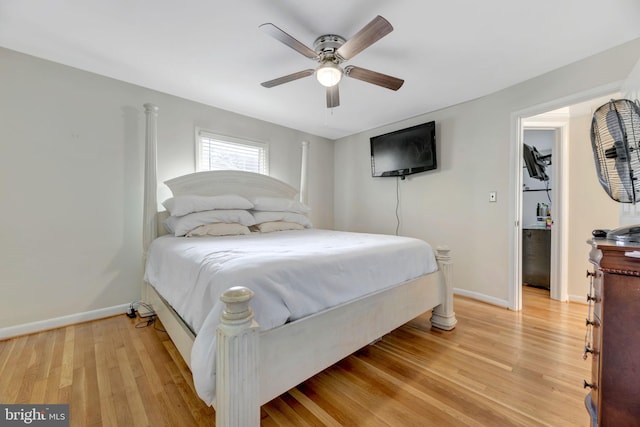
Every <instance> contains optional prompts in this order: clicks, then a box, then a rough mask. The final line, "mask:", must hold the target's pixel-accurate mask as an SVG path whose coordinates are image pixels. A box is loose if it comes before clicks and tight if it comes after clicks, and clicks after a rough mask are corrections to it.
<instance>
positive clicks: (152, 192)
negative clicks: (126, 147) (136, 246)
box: [141, 104, 158, 300]
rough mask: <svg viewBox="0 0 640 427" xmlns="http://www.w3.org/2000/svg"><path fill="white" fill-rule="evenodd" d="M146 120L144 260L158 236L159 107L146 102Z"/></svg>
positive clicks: (143, 288) (143, 291)
mask: <svg viewBox="0 0 640 427" xmlns="http://www.w3.org/2000/svg"><path fill="white" fill-rule="evenodd" d="M144 114H145V119H146V120H145V121H146V129H145V164H144V206H143V208H142V254H143V258H142V262H143V263H144V262H145V260H146V259H147V250H148V249H149V245H150V244H151V242H152V241H153V240H154V239H155V238H156V237H158V225H157V223H156V222H157V219H156V213H157V211H158V201H157V197H158V195H157V188H158V177H157V170H156V169H157V158H156V152H157V145H158V131H157V122H158V107H156V106H155V105H153V104H144ZM146 293H147V287H146V286H145V284H144V283H143V284H142V291H141V298H142V300H145V299H147V295H146Z"/></svg>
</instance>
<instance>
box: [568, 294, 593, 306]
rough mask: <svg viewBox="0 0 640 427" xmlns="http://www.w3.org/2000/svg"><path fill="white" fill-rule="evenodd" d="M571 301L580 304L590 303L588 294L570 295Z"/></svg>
mask: <svg viewBox="0 0 640 427" xmlns="http://www.w3.org/2000/svg"><path fill="white" fill-rule="evenodd" d="M569 302H578V303H580V304H585V305H586V304H588V302H587V296H586V295H569Z"/></svg>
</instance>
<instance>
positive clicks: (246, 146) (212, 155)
mask: <svg viewBox="0 0 640 427" xmlns="http://www.w3.org/2000/svg"><path fill="white" fill-rule="evenodd" d="M221 169H234V170H243V171H248V172H256V173H261V174H263V175H269V147H268V145H267V144H266V143H264V142H257V141H248V140H244V139H239V138H233V137H230V136H222V135H216V134H214V133H211V132H208V131H206V130H203V129H198V128H196V170H198V171H210V170H221Z"/></svg>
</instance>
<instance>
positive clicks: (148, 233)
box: [143, 104, 456, 427]
mask: <svg viewBox="0 0 640 427" xmlns="http://www.w3.org/2000/svg"><path fill="white" fill-rule="evenodd" d="M145 113H146V120H147V121H146V125H147V126H146V172H145V203H144V233H143V234H144V236H143V240H144V251H145V260H146V267H145V283H144V287H143V298H144V299H145V301H148V302H149V303H151V304H152V306H153V308H154V310H155V311H156V313H157V315H158V317H159V318H160V320H161V321H162V323H163V325H164V326H165V328H166V330H167V332H168V333H169V335H170V337H171V339H172V340H173V342H174V343H175V345H176V347H177V348H178V350H179V352H180V354H181V355H182V357H183V358H184V360H185V362H186V363H187V365H189V367H190V368H191V370H192V373H193V376H194V383H195V384H196V389H197V391H198V394H199V395H200V397H201V398H203V400H205V402H206V403H207V404H211V405H212V406H213V407H214V408H215V410H216V425H217V426H219V427H223V426H231V425H233V426H243V427H249V426H258V425H259V422H260V406H261V405H262V404H264V403H266V402H268V401H270V400H271V399H273V398H275V397H277V396H279V395H280V394H282V393H284V392H286V391H287V390H289V389H290V388H292V387H294V386H296V385H298V384H299V383H301V382H303V381H304V380H306V379H307V378H310V377H311V376H313V375H315V374H316V373H318V372H320V371H322V370H323V369H325V368H327V367H329V366H331V365H332V364H334V363H336V362H337V361H339V360H340V359H342V358H344V357H346V356H348V355H349V354H351V353H353V352H354V351H356V350H358V349H359V348H361V347H363V346H365V345H367V344H369V343H371V342H373V341H375V340H376V339H378V338H380V337H381V336H383V335H384V334H386V333H388V332H390V331H392V330H393V329H395V328H397V327H399V326H401V325H402V324H404V323H406V322H408V321H409V320H411V319H413V318H415V317H417V316H419V315H421V314H423V313H425V312H427V311H429V310H432V317H431V323H432V326H434V327H437V328H440V329H445V330H451V329H453V328H454V327H455V325H456V318H455V313H454V312H453V302H452V299H453V296H452V283H451V280H452V272H451V261H450V257H449V254H448V250H447V249H444V248H439V249H437V250H436V252H435V253H434V252H433V251H432V250H431V247H430V246H429V245H428V244H426V243H425V242H422V241H419V240H418V239H411V238H406V237H398V236H382V235H371V234H365V233H346V232H336V231H329V230H316V229H314V228H312V227H310V224H309V223H305V222H304V220H299V219H300V218H301V217H304V213H305V211H304V209H303V208H304V207H305V206H306V205H304V203H301V202H300V201H299V200H298V198H299V199H301V200H302V201H304V200H305V198H306V188H305V187H306V179H305V177H304V175H305V170H306V158H307V146H306V144H303V156H302V157H303V167H302V175H303V176H302V179H301V189H300V195H299V194H298V191H297V190H296V189H295V188H293V187H291V186H289V185H288V184H285V183H283V182H281V181H278V180H276V179H274V178H271V177H268V176H264V175H259V174H253V173H247V172H239V171H215V172H199V173H194V174H189V175H185V176H182V177H178V178H174V179H171V180H169V181H167V182H166V184H167V186H168V187H169V188H170V189H171V191H172V193H173V199H172V200H174V201H176V202H177V201H178V200H179V199H180V197H183V199H187V200H188V201H193V200H196V201H197V203H196V204H198V203H200V202H202V201H203V200H204V201H206V202H208V201H211V200H214V199H215V201H216V203H218V202H220V200H221V199H224V202H225V203H231V205H229V204H227V205H225V206H224V207H231V208H232V209H229V210H221V211H222V213H224V214H225V215H231V214H232V212H231V211H232V210H233V211H234V212H233V215H236V214H237V215H239V216H238V217H237V218H239V219H236V220H234V219H232V220H228V218H227V217H225V218H223V220H217V221H218V222H224V221H226V222H235V221H237V222H239V223H240V222H243V221H244V219H246V218H248V217H246V215H245V214H244V213H243V212H235V211H242V209H240V208H239V205H238V206H237V205H236V204H234V203H236V202H237V199H242V200H249V201H250V202H251V205H250V206H249V205H248V206H249V207H250V209H249V210H248V212H253V216H252V218H253V222H254V224H257V223H258V221H257V220H256V218H258V217H259V214H260V213H261V212H259V211H256V210H257V209H258V208H259V206H258V205H259V204H262V201H269V202H270V203H271V202H277V204H278V206H280V207H282V206H285V208H283V209H280V211H282V210H296V209H297V214H299V215H301V216H292V215H289V216H288V217H287V218H285V219H287V221H283V220H282V219H280V220H278V219H276V220H273V218H269V219H270V220H269V221H265V222H263V223H262V224H258V226H260V225H264V224H268V225H269V227H272V228H271V230H267V229H265V228H262V230H263V231H272V230H273V231H272V232H261V231H254V232H251V233H248V234H247V233H244V232H238V233H231V232H229V233H227V234H225V233H219V232H218V231H219V230H218V231H216V232H214V233H213V234H215V236H211V235H205V236H203V237H175V235H181V234H180V233H182V232H180V233H178V231H176V232H175V233H174V234H175V235H173V234H172V235H166V236H163V234H167V232H166V231H165V230H164V227H163V226H162V224H161V222H163V221H164V219H165V218H166V217H167V216H168V215H169V213H166V212H158V209H157V200H156V197H157V196H156V191H157V177H156V146H157V141H156V140H157V138H156V135H157V133H156V121H157V114H158V108H157V107H155V106H154V105H151V104H145ZM229 195H233V197H232V198H233V203H232V202H231V201H230V197H229ZM183 199H180V200H183ZM183 201H184V200H183ZM283 202H284V205H283V204H282V203H283ZM166 203H167V202H165V206H168V205H167V204H166ZM187 204H188V203H187ZM273 206H274V205H273V203H271V207H270V208H269V209H270V210H272V209H275V210H278V207H273ZM169 207H170V208H171V209H175V210H174V212H175V211H177V208H176V206H175V205H172V206H169ZM245 207H247V206H245ZM171 209H169V210H170V211H171ZM194 209H195V208H193V206H191V205H190V206H188V207H187V209H186V210H183V211H182V212H179V213H181V214H184V212H189V211H193V210H194ZM202 209H205V208H202ZM216 209H218V208H217V207H216V208H214V209H213V213H215V214H217V215H219V214H220V213H221V212H220V211H218V212H216ZM252 209H253V210H252ZM301 209H302V210H301ZM170 213H171V214H172V216H171V217H172V218H173V219H174V220H176V221H177V220H182V219H184V218H186V217H189V216H190V215H191V216H192V217H195V216H198V215H200V214H201V212H198V213H196V214H192V213H190V214H187V215H185V216H180V217H177V216H175V215H173V212H170ZM210 213H211V212H209V214H210ZM263 213H264V212H263ZM269 214H273V212H270V213H269ZM207 215H208V214H207ZM267 216H268V215H267ZM234 218H236V217H234ZM278 218H280V217H278ZM292 218H293V219H292ZM272 220H273V221H272ZM248 221H252V219H251V218H250V219H249V220H248ZM296 221H297V222H296ZM198 224H200V223H198ZM247 224H249V223H246V224H240V225H238V224H234V226H237V227H239V228H240V229H242V227H244V226H245V225H247ZM173 225H174V228H173V229H174V230H177V228H176V224H173ZM193 226H194V224H191V225H190V227H193ZM274 226H275V228H273V227H274ZM200 227H204V229H205V232H204V234H207V233H206V230H210V229H209V228H207V227H210V225H206V224H205V225H201V226H200ZM221 227H223V228H225V229H227V228H228V227H230V225H228V224H227V225H221ZM187 228H189V227H187ZM216 230H217V229H216ZM221 234H225V235H221ZM265 255H266V258H267V259H266V260H265V259H263V258H265V257H264V256H265ZM397 266H399V268H396V267H397ZM176 282H177V283H176ZM191 282H193V284H191ZM369 286H372V287H371V288H369ZM217 288H219V289H217ZM342 290H344V291H346V294H344V295H343V293H344V292H343V291H342ZM307 293H308V295H303V294H307ZM187 294H188V295H187ZM254 295H255V298H254ZM293 296H295V298H293ZM188 297H190V298H188ZM169 300H170V302H168V301H169ZM254 311H255V315H254ZM194 331H195V332H194Z"/></svg>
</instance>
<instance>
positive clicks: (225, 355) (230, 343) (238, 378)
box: [215, 286, 260, 427]
mask: <svg viewBox="0 0 640 427" xmlns="http://www.w3.org/2000/svg"><path fill="white" fill-rule="evenodd" d="M252 297H253V291H252V290H250V289H247V288H244V287H240V286H238V287H233V288H230V289H228V290H227V291H226V292H225V293H224V294H222V296H221V297H220V299H221V300H222V302H224V303H225V309H224V311H223V312H222V319H221V322H220V324H219V325H218V328H217V335H216V337H217V343H216V404H215V409H216V426H218V427H258V426H259V425H260V403H259V400H258V399H259V396H258V392H259V390H258V387H259V384H260V382H259V377H258V344H259V335H258V332H259V331H258V324H257V323H256V321H255V320H254V319H253V311H252V310H251V307H249V300H251V298H252Z"/></svg>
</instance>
